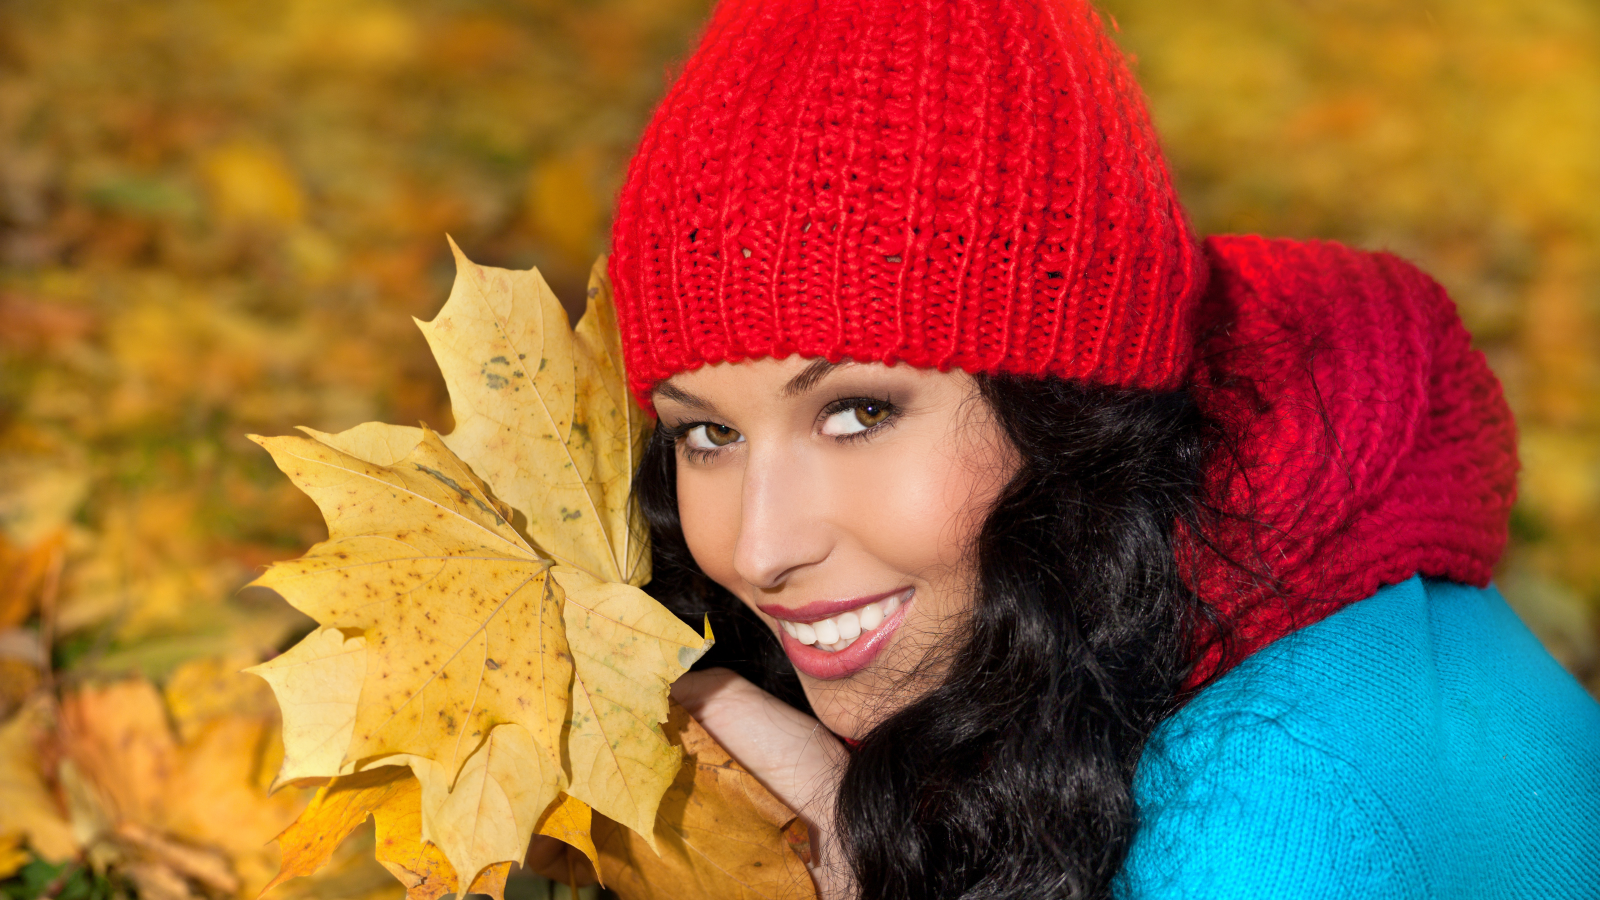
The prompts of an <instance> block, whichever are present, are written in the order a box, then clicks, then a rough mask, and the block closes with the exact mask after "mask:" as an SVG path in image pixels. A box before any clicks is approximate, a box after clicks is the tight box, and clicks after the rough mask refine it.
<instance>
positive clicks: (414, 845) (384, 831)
mask: <svg viewBox="0 0 1600 900" xmlns="http://www.w3.org/2000/svg"><path fill="white" fill-rule="evenodd" d="M421 798H422V789H421V787H420V786H419V784H418V783H417V779H416V777H415V776H413V775H412V774H411V770H410V769H407V768H406V767H405V766H380V767H378V768H375V769H369V770H367V771H365V772H357V773H356V774H354V775H344V776H340V777H338V778H335V779H333V780H332V781H330V782H329V783H328V784H326V785H324V786H323V787H322V788H320V789H319V790H318V791H317V795H316V796H315V797H313V798H312V799H311V803H310V805H308V806H307V807H306V809H305V812H303V813H301V814H300V818H299V819H297V820H296V821H295V823H294V824H293V825H291V826H289V827H288V828H287V829H285V830H284V832H283V833H282V834H280V835H278V846H279V847H280V848H281V849H282V851H283V869H282V871H280V872H279V873H278V877H276V878H274V879H273V880H272V882H271V884H269V885H267V888H268V889H271V888H272V887H275V886H276V885H279V884H282V883H283V882H285V881H288V880H289V879H291V878H298V877H300V876H304V875H310V874H311V873H313V872H315V871H316V870H317V869H319V868H321V867H322V866H323V865H324V864H325V863H327V862H328V859H329V858H330V857H331V856H332V855H333V851H334V850H335V849H337V848H338V846H339V844H340V843H342V842H343V841H344V839H345V838H346V837H348V836H349V834H350V833H351V832H352V831H354V830H355V829H356V828H357V827H358V826H359V825H361V823H362V822H365V821H366V820H367V817H368V816H371V817H372V818H373V819H374V820H375V821H376V822H377V853H376V856H377V859H378V862H380V863H382V864H383V867H384V868H386V869H388V870H389V872H390V874H392V875H394V876H395V878H397V879H399V880H400V883H401V884H403V885H405V887H406V897H407V898H408V900H437V898H439V897H442V896H444V895H445V894H453V893H456V892H457V891H458V888H459V887H460V885H459V882H458V880H457V878H456V872H455V869H453V868H451V866H450V862H449V860H447V859H446V858H445V855H444V852H443V851H441V850H440V849H439V848H438V847H435V846H434V845H432V844H428V843H424V842H423V840H422V805H421ZM510 871H511V865H510V863H500V864H497V865H493V866H490V867H489V868H487V869H485V870H484V871H483V872H482V873H480V874H479V875H478V877H477V878H476V879H474V880H473V882H472V889H471V893H475V894H488V895H490V896H491V897H495V898H496V900H503V898H504V894H505V882H506V876H507V875H508V874H509V873H510Z"/></svg>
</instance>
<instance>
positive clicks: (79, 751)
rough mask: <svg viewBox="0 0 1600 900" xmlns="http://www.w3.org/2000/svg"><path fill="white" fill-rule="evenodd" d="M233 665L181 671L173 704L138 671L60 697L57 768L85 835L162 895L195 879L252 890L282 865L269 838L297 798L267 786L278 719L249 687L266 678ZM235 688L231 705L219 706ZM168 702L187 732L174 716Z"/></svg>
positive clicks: (227, 890)
mask: <svg viewBox="0 0 1600 900" xmlns="http://www.w3.org/2000/svg"><path fill="white" fill-rule="evenodd" d="M231 665H233V664H224V663H220V662H216V661H205V660H202V661H197V662H195V663H191V664H190V665H189V666H186V667H185V668H183V669H180V670H179V672H178V673H176V676H175V677H174V679H173V682H172V684H171V685H169V692H168V694H169V696H170V697H171V698H172V705H171V706H169V705H168V704H167V703H164V702H163V700H162V696H161V694H160V693H158V692H157V691H156V689H155V688H154V687H153V686H152V685H151V684H150V683H149V682H147V681H144V680H142V679H130V680H127V681H122V682H117V683H114V684H110V685H105V686H102V687H86V688H82V689H79V690H76V691H73V692H70V693H68V694H67V695H66V696H65V697H63V698H62V701H61V713H60V719H59V730H58V735H59V741H60V745H61V749H62V753H63V755H64V757H65V759H64V760H63V762H62V763H61V766H60V768H59V770H58V773H57V774H58V778H59V779H60V782H61V785H62V788H63V790H64V792H65V793H66V795H67V798H68V806H69V809H70V810H71V818H72V823H73V828H74V831H75V832H76V835H77V838H78V840H79V842H80V843H81V844H83V845H84V846H85V847H88V848H89V849H90V850H91V855H92V856H93V857H94V858H96V859H99V860H100V861H101V862H102V863H110V864H113V865H115V866H117V867H118V868H119V869H121V870H122V871H124V873H125V874H127V875H128V877H130V878H132V879H134V880H135V882H136V883H138V884H140V885H143V886H144V887H145V888H146V889H148V890H151V891H154V892H156V893H157V894H160V895H162V896H168V895H171V896H187V894H184V893H182V892H181V891H179V886H180V885H183V884H191V883H192V884H195V885H200V886H203V887H204V889H205V890H206V891H208V892H211V893H222V894H230V895H231V894H238V895H240V896H247V895H248V896H253V895H254V894H255V893H256V892H257V891H258V890H259V889H260V887H261V886H262V885H264V884H265V883H266V882H267V881H268V880H269V879H270V878H271V877H272V873H273V872H274V871H275V870H276V868H277V866H278V858H277V853H276V851H274V850H273V849H272V848H270V847H269V846H267V842H268V841H269V840H270V839H271V836H272V835H274V834H276V833H278V832H279V831H281V830H282V829H283V828H284V826H285V825H287V824H288V823H289V822H290V821H291V820H292V819H293V817H294V811H295V807H296V806H297V805H298V802H297V798H296V797H294V796H292V795H290V794H280V795H278V796H272V797H269V796H268V795H267V793H266V789H265V781H266V777H265V773H264V771H263V768H264V765H266V764H269V763H275V760H272V759H271V753H270V750H271V749H272V748H273V747H275V746H276V744H277V729H276V724H277V717H276V715H274V714H273V713H272V712H271V710H270V707H269V706H265V704H264V701H263V700H261V699H259V698H255V697H253V696H252V695H253V693H260V692H262V691H261V689H260V688H259V686H258V685H259V683H258V682H254V681H253V679H249V678H247V677H245V676H243V675H241V674H239V673H237V672H233V671H229V670H228V669H229V668H231ZM207 673H209V676H208V674H207ZM229 696H231V697H233V698H235V702H234V703H233V705H232V708H230V709H226V710H224V709H219V708H217V703H218V702H219V698H223V697H229ZM173 712H177V713H178V714H179V715H178V716H176V717H174V718H176V720H177V723H178V725H179V726H180V727H181V728H182V729H183V736H182V739H181V740H180V739H179V738H178V737H177V736H175V735H174V734H173V731H172V728H171V726H170V725H169V724H168V718H169V715H170V714H172V713H173ZM183 890H185V891H187V890H188V888H184V889H183Z"/></svg>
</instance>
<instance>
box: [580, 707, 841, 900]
mask: <svg viewBox="0 0 1600 900" xmlns="http://www.w3.org/2000/svg"><path fill="white" fill-rule="evenodd" d="M663 728H664V730H665V731H666V734H667V737H668V739H670V740H671V741H672V743H674V744H676V745H677V746H679V747H682V748H683V752H684V760H683V766H682V768H681V769H679V770H678V777H677V778H676V779H675V780H674V781H673V782H672V786H671V787H669V788H668V789H667V793H666V795H665V796H663V797H662V798H661V807H660V811H659V813H658V814H657V816H656V828H655V839H656V848H657V849H658V850H659V851H660V855H659V856H657V855H656V854H655V853H653V852H651V850H650V848H649V846H648V845H647V844H646V843H645V842H644V839H643V838H641V837H639V836H638V835H636V834H634V833H633V832H631V831H629V830H628V829H626V828H622V827H619V826H617V825H616V824H614V823H612V822H609V821H605V820H603V819H596V821H595V824H594V837H595V844H596V846H597V847H598V848H599V850H600V874H601V876H602V878H603V880H604V881H605V883H606V886H607V887H609V888H611V890H613V891H615V892H616V893H617V894H618V895H619V896H621V897H623V898H625V900H681V898H683V897H696V898H704V900H756V898H761V900H768V898H771V900H777V898H783V900H815V898H816V888H815V886H814V885H813V883H812V881H811V876H810V873H808V872H807V871H806V866H805V863H804V862H802V860H801V855H800V853H801V851H802V850H803V849H805V848H806V847H807V846H808V845H809V838H808V837H807V836H806V833H805V826H804V823H802V822H800V821H799V819H798V818H797V817H796V816H795V814H794V812H793V811H791V810H790V809H789V808H788V807H786V806H784V804H783V802H782V801H781V800H779V799H778V798H776V797H774V796H773V795H772V794H771V793H770V792H769V791H768V790H767V789H766V788H765V787H762V785H761V783H760V782H759V781H757V780H756V779H755V777H754V776H752V775H751V774H750V773H749V772H747V771H745V769H744V768H743V767H742V766H740V765H739V764H738V763H737V762H735V761H734V760H733V758H732V757H730V756H729V755H728V754H727V752H726V751H725V750H723V749H722V748H721V747H720V746H718V745H717V742H716V741H715V740H713V739H712V737H711V735H710V734H708V733H707V732H706V730H705V729H704V728H701V727H700V723H698V722H696V721H695V720H694V719H693V718H691V717H690V716H689V714H688V712H687V711H685V710H684V709H683V707H681V706H678V705H677V704H676V703H674V704H672V707H671V712H670V714H669V717H668V719H667V722H666V725H665V726H663Z"/></svg>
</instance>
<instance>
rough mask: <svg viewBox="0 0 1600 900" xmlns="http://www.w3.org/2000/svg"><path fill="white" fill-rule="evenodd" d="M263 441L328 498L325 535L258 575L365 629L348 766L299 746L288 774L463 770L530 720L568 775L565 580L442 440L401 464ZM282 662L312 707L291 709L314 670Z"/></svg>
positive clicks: (312, 491) (323, 501)
mask: <svg viewBox="0 0 1600 900" xmlns="http://www.w3.org/2000/svg"><path fill="white" fill-rule="evenodd" d="M256 440H257V441H258V442H259V443H260V444H261V445H262V446H264V447H266V448H267V450H268V451H269V452H271V453H272V455H273V459H274V460H275V461H276V462H277V463H278V465H279V467H280V468H282V469H283V470H284V472H285V474H287V475H288V476H289V478H290V479H291V480H292V481H294V483H295V484H296V485H297V486H298V487H299V488H300V489H301V490H303V491H305V492H306V493H307V494H308V495H310V496H311V498H312V499H313V500H315V501H316V502H317V504H318V505H319V506H320V507H322V509H323V514H324V515H325V516H326V517H327V519H328V532H329V538H328V540H327V541H324V542H322V543H320V544H318V545H316V546H315V547H313V548H311V550H310V551H309V552H307V554H306V555H305V556H303V557H301V558H300V559H297V560H293V561H290V562H286V563H278V564H276V565H274V566H273V567H272V568H270V569H268V570H267V572H266V574H264V575H263V576H262V577H261V578H260V579H258V580H257V582H256V583H257V584H259V585H263V586H265V587H270V588H273V589H274V590H277V591H278V592H279V593H281V594H283V596H284V597H285V599H287V600H288V601H289V602H290V603H292V604H294V605H295V606H296V607H297V608H299V609H300V610H301V611H303V612H305V613H306V614H307V615H310V616H311V617H313V618H315V619H316V620H318V621H319V622H322V623H324V624H325V625H332V626H336V627H338V628H345V629H352V630H355V631H358V632H359V633H360V634H361V636H362V637H363V638H364V639H365V640H364V644H365V647H364V653H362V655H364V656H365V665H364V666H363V668H364V673H365V674H364V676H363V681H362V685H361V690H360V692H359V695H358V696H359V702H358V703H357V705H356V706H355V708H354V710H353V711H354V713H355V718H354V722H353V725H352V726H351V732H352V736H351V739H350V743H349V746H348V747H346V748H343V753H342V754H341V759H340V767H341V768H339V769H334V770H332V771H329V770H326V769H323V770H321V771H316V770H313V769H311V768H310V767H309V765H308V764H307V762H306V760H304V759H302V758H295V757H293V756H291V754H293V753H296V752H299V751H301V750H302V749H304V748H302V747H299V746H293V747H289V748H287V749H288V751H289V752H288V753H286V756H285V767H286V769H288V770H290V771H302V770H305V773H306V774H307V775H315V776H324V777H331V776H333V775H338V774H340V773H341V770H342V767H343V766H345V765H346V764H356V763H360V762H363V761H366V760H370V759H374V758H377V757H383V756H390V755H394V754H411V755H415V756H419V757H423V758H426V759H430V760H435V761H437V762H439V763H440V764H442V765H444V766H445V767H446V768H447V769H448V770H449V771H450V774H451V775H452V776H453V775H454V773H455V772H457V771H459V770H460V767H461V765H462V764H463V763H464V762H465V761H466V759H467V757H468V756H470V755H471V754H472V753H473V752H474V751H475V750H477V749H478V747H479V745H480V744H481V743H482V742H483V741H484V740H485V739H486V738H487V736H488V734H489V731H490V729H492V728H493V727H494V726H495V725H496V724H498V723H501V722H514V723H516V724H519V725H521V726H523V727H524V728H526V729H527V730H528V733H529V734H530V735H532V736H533V739H534V741H535V742H536V743H537V744H538V745H539V746H540V747H541V748H542V749H543V751H544V753H545V754H546V755H547V756H548V757H549V758H550V759H551V760H552V761H553V763H554V765H555V766H556V768H557V769H559V765H560V756H559V752H560V750H559V748H560V731H561V725H562V721H563V720H564V719H565V716H566V707H567V691H568V682H569V681H570V680H571V677H572V675H571V670H572V663H571V657H570V654H569V653H568V651H567V645H566V637H565V635H564V633H563V629H562V625H561V605H560V604H561V596H560V593H559V591H560V588H559V587H558V586H557V585H556V584H555V583H554V582H553V581H552V580H551V579H550V578H549V572H550V564H549V562H548V561H547V560H544V559H541V558H540V557H539V556H538V555H537V554H536V553H535V552H534V551H533V549H532V548H531V547H529V546H528V544H527V542H526V541H525V540H523V538H522V537H521V535H519V534H517V532H516V530H515V529H513V528H512V527H511V525H510V523H508V522H506V521H505V520H504V519H503V518H502V517H501V516H500V514H499V513H498V512H496V511H495V510H494V508H493V506H491V505H490V502H489V500H488V498H487V497H486V496H485V495H484V494H483V492H482V491H481V490H479V489H478V488H477V486H476V485H474V484H473V482H472V479H471V473H470V472H469V471H468V470H467V469H466V468H465V466H464V465H462V463H461V461H460V460H458V459H456V458H455V457H454V455H453V454H451V453H450V451H449V450H448V449H447V448H445V446H444V445H443V444H442V443H440V442H439V439H438V436H437V435H434V434H433V433H432V432H425V433H424V436H423V440H422V441H421V442H420V443H419V444H418V445H417V446H416V447H415V448H414V449H413V450H412V452H411V453H410V454H409V455H408V456H407V457H406V458H405V459H403V460H400V461H399V462H397V463H396V464H395V465H393V466H378V465H375V464H373V463H369V462H367V461H365V460H362V459H358V458H356V457H353V456H351V455H349V454H347V453H343V452H341V451H339V450H336V449H334V448H332V447H328V446H326V445H324V444H322V443H320V442H318V441H315V440H311V439H309V438H295V437H280V438H257V439H256ZM310 640H312V641H316V642H317V643H318V644H319V645H322V644H324V643H325V642H326V641H327V640H328V638H327V637H326V634H325V632H317V633H315V634H313V635H312V636H311V638H310ZM308 652H310V651H308ZM348 668H349V669H350V670H353V669H354V665H353V664H352V665H351V666H349V667H348ZM277 671H278V672H280V673H284V675H283V677H281V678H279V679H276V680H275V681H274V684H273V686H274V688H275V689H277V690H278V691H279V694H278V699H279V703H280V704H283V705H285V706H286V707H287V706H289V705H303V702H302V703H300V704H294V703H293V701H289V702H288V703H286V699H287V697H286V689H289V688H294V689H296V690H298V689H300V687H301V686H302V685H303V684H304V678H303V677H297V676H293V675H290V674H289V670H287V669H282V668H280V669H278V670H277ZM298 717H299V716H298V714H296V715H295V718H298Z"/></svg>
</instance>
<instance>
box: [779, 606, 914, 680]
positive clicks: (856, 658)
mask: <svg viewBox="0 0 1600 900" xmlns="http://www.w3.org/2000/svg"><path fill="white" fill-rule="evenodd" d="M914 594H915V589H913V588H901V589H900V590H897V591H888V592H885V593H883V594H877V595H874V596H872V597H861V598H857V599H855V600H847V601H843V602H831V603H814V604H811V605H808V606H804V607H800V608H799V609H794V610H789V609H782V608H775V609H774V611H775V612H782V613H783V614H784V615H782V616H776V615H774V616H773V618H775V619H777V620H778V624H779V626H780V630H779V634H778V637H779V640H780V641H781V642H782V645H783V652H784V653H785V654H787V655H788V657H789V661H790V662H792V663H794V667H795V668H796V669H799V670H800V671H801V672H803V673H805V674H806V675H809V676H811V677H812V678H816V679H819V680H823V681H827V680H831V679H835V678H845V677H848V676H850V675H853V674H855V673H856V672H859V671H861V670H862V669H864V668H866V667H867V666H868V665H871V663H872V661H873V659H875V658H876V657H877V655H878V653H879V652H881V651H882V650H883V648H884V647H886V646H888V643H889V639H890V638H891V637H892V636H893V635H894V632H895V630H896V629H897V628H899V627H900V623H901V622H902V621H904V620H905V614H906V607H907V606H908V605H910V602H911V598H912V596H913V595H914ZM868 607H872V608H873V609H871V610H867V608H868ZM879 610H881V611H882V620H881V622H880V623H878V624H876V625H875V627H871V628H868V627H861V628H860V632H859V634H858V635H857V636H856V637H855V638H854V639H849V638H845V637H843V636H842V635H839V634H837V630H838V628H839V620H841V619H845V620H847V623H848V621H849V620H851V619H853V620H854V624H856V625H859V626H865V625H867V624H868V623H870V622H871V620H872V618H873V616H874V614H875V613H877V612H878V611H879ZM762 611H763V612H767V609H765V608H763V610H762ZM826 611H832V615H829V616H826V617H820V616H817V615H816V614H817V613H818V612H826ZM863 611H865V612H863ZM768 615H772V613H771V612H768ZM863 615H865V616H866V618H867V621H865V622H863V621H861V618H862V616H863ZM802 617H803V619H804V620H802ZM845 627H846V629H848V628H850V627H851V624H846V625H845ZM802 630H804V631H802ZM818 631H821V632H823V633H822V634H817V633H816V632H818ZM824 637H833V638H834V640H832V641H824V640H822V638H824ZM802 638H806V639H812V640H814V641H815V643H817V644H830V645H834V646H838V645H840V644H845V645H846V646H843V647H842V649H838V650H823V649H820V648H819V647H817V646H813V645H812V644H811V643H808V642H807V641H806V640H802Z"/></svg>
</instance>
